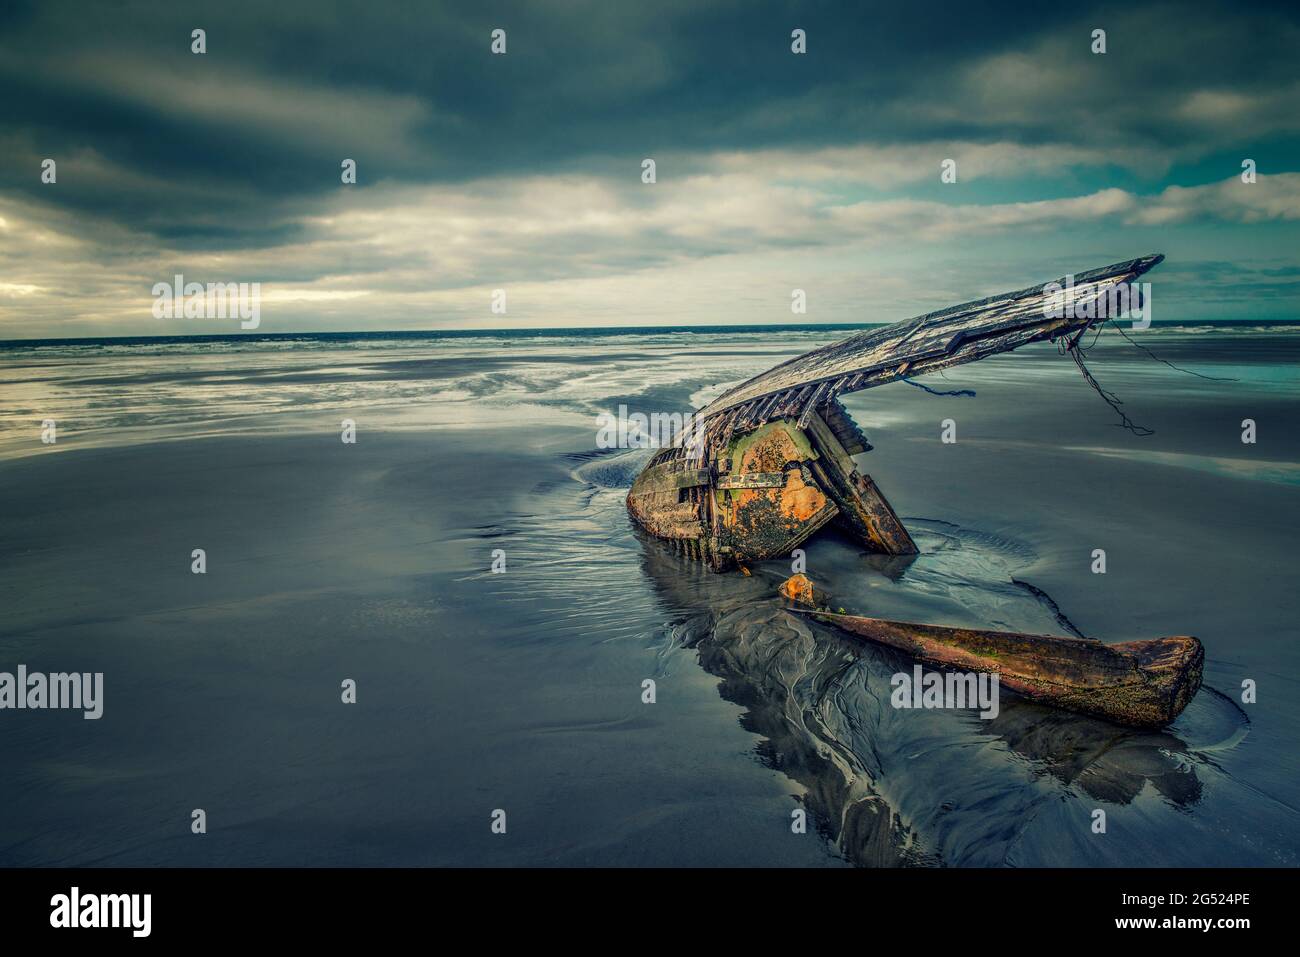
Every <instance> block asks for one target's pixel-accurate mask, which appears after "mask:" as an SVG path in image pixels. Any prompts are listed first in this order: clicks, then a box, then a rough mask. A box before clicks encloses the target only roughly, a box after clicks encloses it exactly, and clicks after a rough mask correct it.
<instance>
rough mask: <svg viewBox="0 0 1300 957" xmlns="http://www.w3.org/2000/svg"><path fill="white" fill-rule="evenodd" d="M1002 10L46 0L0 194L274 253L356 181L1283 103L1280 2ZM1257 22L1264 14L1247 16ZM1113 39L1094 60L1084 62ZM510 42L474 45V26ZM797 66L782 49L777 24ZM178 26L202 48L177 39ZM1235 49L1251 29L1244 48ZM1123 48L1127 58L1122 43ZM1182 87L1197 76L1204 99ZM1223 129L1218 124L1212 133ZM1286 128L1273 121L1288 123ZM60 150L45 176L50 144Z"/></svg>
mask: <svg viewBox="0 0 1300 957" xmlns="http://www.w3.org/2000/svg"><path fill="white" fill-rule="evenodd" d="M1264 9H1265V8H1261V7H1257V8H1253V9H1251V10H1247V9H1246V8H1243V7H1242V6H1240V5H1232V6H1222V7H1219V6H1214V5H1209V6H1201V7H1200V8H1198V9H1197V10H1196V11H1195V12H1192V13H1189V12H1187V11H1185V10H1184V11H1182V12H1179V8H1173V7H1171V8H1155V7H1153V8H1147V9H1145V10H1137V11H1135V10H1133V9H1132V8H1131V7H1130V6H1128V5H1119V4H1116V5H1109V6H1098V7H1095V8H1092V9H1090V8H1088V7H1087V6H1081V5H1078V4H1069V5H1065V4H1045V5H1043V6H1042V7H1041V8H1039V9H1028V8H1026V6H1025V5H1024V4H1021V3H964V4H960V5H954V7H953V8H952V9H943V8H939V7H935V6H934V5H929V4H925V5H922V4H898V3H882V4H875V5H867V4H861V3H845V4H798V3H766V4H755V3H747V2H713V3H708V2H698V0H692V2H669V3H646V4H635V5H633V4H616V3H608V2H592V3H551V4H544V3H537V2H517V3H500V4H494V5H491V7H490V8H489V7H488V6H485V5H481V4H444V5H429V4H416V3H412V4H382V3H332V4H331V3H321V2H302V3H290V2H277V3H274V4H266V3H252V4H212V5H189V4H183V3H182V4H157V3H126V4H113V5H108V4H97V3H75V4H68V3H57V2H54V3H40V4H30V5H26V6H22V5H19V6H10V7H8V8H7V10H8V12H7V14H6V19H5V20H4V22H3V38H2V39H0V97H3V101H4V102H5V104H6V110H5V112H4V114H3V118H0V145H2V146H3V148H4V150H5V152H6V153H7V154H8V156H7V162H5V163H4V166H3V170H2V171H0V189H3V190H5V191H6V192H16V193H18V194H25V195H26V196H28V197H30V198H32V199H37V200H40V201H42V202H55V203H59V204H62V205H64V206H66V207H68V208H70V209H73V210H76V211H78V212H79V213H84V214H87V215H89V216H92V217H103V218H106V219H111V220H113V221H115V222H118V223H121V224H124V225H129V226H131V227H134V228H137V229H141V230H143V231H145V232H147V233H150V234H152V235H155V236H157V237H159V238H160V239H163V240H166V241H167V242H168V243H170V244H174V245H177V246H180V247H189V248H224V247H230V246H264V245H265V246H274V245H280V244H282V243H284V242H288V241H292V240H294V239H295V238H296V237H298V236H300V235H301V226H300V223H299V218H300V217H301V216H303V215H305V214H307V213H309V212H310V211H311V209H312V208H313V202H314V200H316V199H318V198H319V197H321V196H323V195H327V194H330V193H336V192H337V191H338V189H339V182H338V171H339V162H340V161H341V159H343V158H344V157H351V158H355V159H356V160H357V161H358V163H359V165H360V181H361V186H362V187H363V188H364V187H365V186H366V185H369V184H374V183H378V182H380V181H390V182H395V183H428V182H456V181H459V180H463V179H468V178H478V177H483V176H491V175H512V174H519V173H528V174H537V173H539V172H546V171H566V170H567V171H573V170H579V169H581V170H588V171H597V172H603V171H608V170H611V169H614V168H626V167H628V165H629V164H631V165H632V166H633V167H634V166H635V164H636V163H639V160H640V158H641V157H642V156H647V155H655V156H660V155H671V154H679V155H681V156H682V157H683V159H682V161H681V162H682V163H683V164H687V163H689V162H690V160H689V158H688V157H689V156H690V155H691V154H703V153H709V152H712V151H717V150H748V149H754V148H767V147H786V148H793V149H800V148H812V147H817V146H825V145H835V144H850V143H877V144H888V143H900V142H908V141H924V140H933V139H954V138H960V139H966V140H972V141H982V140H983V141H986V140H990V139H993V138H998V139H1008V138H1009V139H1011V140H1013V141H1018V142H1022V143H1043V142H1071V141H1073V140H1074V139H1075V138H1082V136H1083V135H1084V133H1085V129H1084V126H1085V125H1086V124H1087V122H1088V120H1089V118H1090V117H1091V118H1092V119H1093V120H1094V121H1097V120H1098V118H1101V119H1100V122H1095V123H1094V127H1095V128H1093V129H1091V130H1090V131H1086V132H1087V133H1088V135H1090V136H1091V137H1092V138H1093V139H1094V140H1102V141H1109V142H1112V143H1114V144H1118V145H1123V144H1128V145H1129V146H1132V147H1134V148H1144V149H1151V148H1166V147H1167V148H1175V149H1177V148H1188V149H1191V150H1192V151H1193V152H1197V151H1199V152H1206V151H1209V150H1213V149H1216V148H1223V147H1224V145H1225V144H1223V143H1221V142H1218V141H1216V138H1215V137H1214V136H1210V135H1207V133H1206V131H1205V130H1204V129H1203V127H1204V126H1206V124H1207V123H1208V122H1209V121H1212V120H1216V119H1219V120H1222V119H1223V117H1222V116H1216V114H1228V115H1230V116H1231V117H1233V121H1234V123H1236V124H1238V125H1242V126H1245V127H1249V125H1250V120H1251V115H1252V111H1253V112H1254V113H1258V114H1260V117H1259V118H1260V119H1261V122H1262V126H1263V128H1264V132H1265V133H1271V134H1273V135H1277V131H1276V130H1274V129H1272V127H1271V124H1273V122H1274V120H1275V118H1276V117H1275V114H1276V111H1277V104H1276V102H1275V100H1276V98H1277V97H1279V96H1287V95H1289V94H1291V93H1293V92H1294V89H1295V87H1294V84H1295V82H1296V77H1295V73H1294V66H1293V62H1294V50H1295V44H1296V42H1297V36H1298V34H1297V28H1296V25H1295V13H1294V11H1289V10H1288V8H1287V7H1286V6H1285V5H1280V6H1277V7H1274V8H1273V9H1271V10H1269V11H1268V12H1267V16H1266V17H1265V15H1264V13H1263V11H1264ZM1265 20H1266V22H1267V26H1266V27H1265V26H1264V22H1265ZM1093 25H1096V26H1102V27H1108V28H1109V30H1110V37H1109V44H1110V48H1111V53H1110V54H1108V57H1107V58H1106V59H1105V60H1104V61H1102V60H1101V59H1100V58H1095V57H1092V56H1091V54H1089V53H1088V50H1087V42H1088V31H1089V29H1090V28H1091V26H1093ZM498 26H499V27H503V28H505V29H506V30H507V31H508V36H509V53H508V54H507V55H506V56H504V57H494V56H491V55H490V54H489V52H488V43H489V34H490V31H491V30H492V29H493V28H494V27H498ZM796 26H797V27H801V28H803V29H805V30H807V31H808V36H809V41H808V42H809V50H810V52H809V55H807V56H803V57H795V56H792V55H791V54H790V52H789V35H790V30H791V29H792V28H793V27H796ZM194 27H202V28H204V29H205V30H206V31H207V41H208V53H207V54H206V55H205V56H195V55H192V54H191V53H190V52H189V43H190V41H189V35H190V31H191V29H193V28H194ZM1245 36H1249V38H1250V40H1251V42H1250V43H1249V44H1243V43H1242V42H1240V39H1241V38H1242V37H1245ZM1139 45H1140V56H1135V55H1133V54H1134V50H1135V48H1136V47H1138V46H1139ZM1197 90H1206V91H1208V92H1207V93H1206V94H1205V95H1204V96H1203V97H1202V98H1201V99H1200V100H1199V101H1198V100H1195V99H1194V98H1190V97H1191V94H1192V93H1194V92H1195V91H1197ZM1222 127H1223V124H1222V123H1220V124H1218V125H1217V126H1216V129H1218V130H1220V133H1221V130H1222ZM1284 132H1285V131H1284ZM46 156H50V157H55V158H57V159H58V160H59V162H60V173H61V175H60V183H59V188H58V190H57V192H53V191H49V190H42V189H41V186H40V184H39V181H38V176H37V170H38V168H39V162H40V160H41V159H42V158H44V157H46Z"/></svg>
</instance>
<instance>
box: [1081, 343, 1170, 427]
mask: <svg viewBox="0 0 1300 957" xmlns="http://www.w3.org/2000/svg"><path fill="white" fill-rule="evenodd" d="M1087 331H1088V330H1087V329H1084V330H1083V331H1081V332H1080V333H1079V334H1078V335H1077V336H1075V337H1074V338H1073V339H1071V340H1069V341H1068V342H1067V341H1066V340H1064V339H1062V340H1061V341H1060V343H1059V344H1058V348H1059V349H1061V350H1062V351H1063V352H1068V353H1069V354H1070V358H1071V359H1073V360H1074V364H1075V365H1076V366H1078V367H1079V372H1080V373H1082V375H1083V379H1084V381H1085V382H1087V383H1088V385H1090V386H1092V388H1093V391H1095V392H1096V393H1097V394H1098V395H1099V396H1101V397H1102V400H1103V401H1104V402H1105V403H1106V404H1107V405H1108V406H1110V407H1111V408H1112V409H1114V410H1115V414H1116V415H1118V416H1119V422H1117V423H1116V425H1119V426H1122V427H1123V428H1126V429H1128V430H1129V431H1130V432H1132V433H1133V434H1134V435H1155V434H1156V433H1155V429H1148V428H1147V427H1146V426H1145V425H1138V424H1137V423H1136V422H1134V421H1133V420H1132V419H1130V418H1129V417H1128V413H1126V412H1125V411H1124V410H1123V409H1121V408H1120V406H1121V405H1123V404H1124V402H1123V400H1122V399H1120V397H1119V396H1117V395H1116V394H1115V393H1114V392H1110V391H1108V390H1106V389H1103V388H1102V387H1101V384H1100V383H1099V382H1098V381H1097V379H1096V377H1095V376H1094V375H1093V374H1092V373H1091V372H1090V371H1089V370H1088V367H1087V366H1086V365H1084V362H1083V349H1082V348H1080V346H1079V340H1080V339H1082V338H1083V334H1084V332H1087ZM1098 335H1099V336H1100V333H1098ZM1096 342H1097V340H1096V339H1094V340H1093V344H1094V345H1095V344H1096Z"/></svg>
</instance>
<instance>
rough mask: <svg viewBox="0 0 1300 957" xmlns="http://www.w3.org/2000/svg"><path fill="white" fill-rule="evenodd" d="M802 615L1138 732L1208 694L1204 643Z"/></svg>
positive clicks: (1164, 722)
mask: <svg viewBox="0 0 1300 957" xmlns="http://www.w3.org/2000/svg"><path fill="white" fill-rule="evenodd" d="M796 610H800V611H802V610H801V609H796ZM803 613H804V614H807V615H810V616H811V617H813V618H815V619H816V620H818V621H822V622H826V623H827V624H831V625H834V626H836V627H837V628H840V629H842V630H844V631H847V632H850V633H851V634H855V635H859V636H861V637H863V638H866V639H868V640H870V641H873V642H876V643H877V644H882V645H888V646H889V647H891V648H896V649H898V650H899V651H902V652H905V653H907V654H909V655H911V656H913V657H915V658H917V659H919V660H920V661H922V662H925V663H927V664H931V665H935V666H937V667H941V668H948V669H955V670H959V671H969V672H990V673H996V674H997V675H998V680H999V683H1000V684H1002V685H1005V686H1006V687H1007V688H1010V689H1011V690H1012V691H1015V692H1017V693H1019V694H1022V695H1024V696H1026V697H1028V698H1032V699H1034V700H1036V701H1040V702H1042V703H1044V704H1050V705H1052V706H1054V707H1058V708H1064V709H1066V710H1068V711H1077V712H1081V713H1083V714H1090V715H1094V716H1095V717H1099V718H1105V719H1106V720H1108V721H1114V722H1116V723H1118V724H1124V725H1129V726H1132V727H1139V728H1162V727H1164V726H1165V725H1168V724H1170V723H1172V722H1173V720H1174V719H1175V718H1176V717H1178V715H1179V714H1180V713H1181V712H1182V710H1183V708H1185V707H1186V706H1187V703H1188V702H1189V701H1191V700H1192V698H1193V696H1195V694H1196V692H1197V690H1198V689H1199V688H1200V687H1201V671H1202V668H1203V666H1204V662H1205V651H1204V649H1203V648H1202V647H1201V643H1200V642H1199V641H1198V640H1197V639H1195V638H1193V637H1191V636H1188V635H1179V636H1175V637H1170V638H1154V639H1151V640H1149V641H1128V642H1123V643H1122V644H1116V645H1107V644H1103V643H1101V642H1099V641H1092V640H1089V639H1086V638H1065V637H1060V636H1056V635H1025V634H1017V633H1015V632H1005V631H983V630H978V629H973V628H948V627H944V626H940V625H923V624H916V623H913V622H906V621H887V620H885V619H883V618H863V617H860V616H857V615H841V614H832V613H830V612H825V611H804V612H803Z"/></svg>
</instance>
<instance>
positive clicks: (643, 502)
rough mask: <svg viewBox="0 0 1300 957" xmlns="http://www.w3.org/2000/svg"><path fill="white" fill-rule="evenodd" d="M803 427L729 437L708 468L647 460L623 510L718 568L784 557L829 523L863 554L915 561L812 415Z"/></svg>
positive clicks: (890, 515)
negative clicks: (852, 539)
mask: <svg viewBox="0 0 1300 957" xmlns="http://www.w3.org/2000/svg"><path fill="white" fill-rule="evenodd" d="M805 425H806V427H805V428H800V427H799V423H798V422H796V421H794V420H792V419H778V420H775V421H772V422H767V423H765V424H764V425H762V426H759V427H758V428H756V429H752V430H749V431H747V432H744V433H742V434H738V435H734V436H732V437H731V439H730V441H729V442H728V443H727V445H726V446H725V447H724V448H722V449H720V450H718V452H717V453H715V455H714V456H713V462H712V464H711V465H710V466H709V467H697V466H696V465H695V464H694V463H692V462H690V461H689V460H687V459H685V458H667V459H666V460H663V461H658V462H652V463H651V465H650V466H649V467H647V468H646V469H645V470H644V471H643V472H642V473H641V474H640V475H639V476H638V477H637V479H636V481H635V482H634V483H633V485H632V490H631V491H630V492H629V493H628V497H627V507H628V512H629V514H630V515H631V516H632V518H633V519H635V520H636V522H637V523H638V524H640V525H641V526H642V527H644V528H645V529H646V530H647V531H649V532H650V533H651V534H653V535H655V536H657V537H658V538H661V539H665V540H667V541H669V542H672V543H673V545H674V546H675V547H676V548H677V549H678V550H679V551H682V552H684V553H685V554H686V555H688V556H690V557H691V558H695V559H699V560H702V561H707V562H709V563H710V564H711V565H712V566H713V567H714V568H716V569H719V570H721V569H725V568H729V567H733V566H734V565H736V564H737V563H743V562H746V561H762V560H764V559H768V558H776V557H779V556H783V555H789V554H790V552H791V551H792V550H794V549H795V548H798V547H799V546H800V545H801V544H802V543H803V542H804V541H806V540H807V539H808V537H809V536H811V535H812V534H813V533H815V532H816V531H817V530H818V529H820V528H822V527H823V526H824V525H826V524H827V523H828V522H831V521H835V522H838V523H839V524H840V525H841V526H842V527H843V528H844V529H845V531H847V532H848V533H849V534H851V535H854V536H855V537H857V538H858V539H859V540H861V541H862V543H863V545H864V546H865V547H867V548H868V549H870V550H871V551H874V552H885V553H888V554H895V555H899V554H903V555H906V554H915V553H916V545H915V544H913V542H912V538H911V536H910V535H908V533H907V529H905V528H904V527H903V523H902V522H900V521H899V520H898V516H897V515H895V514H894V510H893V509H892V508H891V507H890V505H889V503H888V502H887V501H885V498H884V496H883V495H881V494H880V491H879V489H877V488H876V485H875V483H874V482H873V481H872V480H871V479H870V477H868V476H864V475H861V474H860V473H859V472H858V471H857V468H856V467H855V465H854V463H853V459H852V457H851V456H850V455H849V454H848V451H847V450H846V449H845V448H844V446H843V445H842V444H841V443H840V441H839V439H838V438H837V436H836V434H835V432H834V430H833V429H832V428H831V426H830V425H828V424H827V422H826V421H825V420H824V419H822V417H821V416H820V415H816V414H814V415H812V416H810V417H809V418H808V419H807V421H806V423H805Z"/></svg>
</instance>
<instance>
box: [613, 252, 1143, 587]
mask: <svg viewBox="0 0 1300 957" xmlns="http://www.w3.org/2000/svg"><path fill="white" fill-rule="evenodd" d="M1163 259H1164V257H1163V256H1161V255H1152V256H1144V257H1142V258H1140V259H1132V260H1128V261H1127V262H1121V263H1115V264H1114V265H1111V266H1105V267H1102V268H1100V269H1093V270H1090V271H1088V272H1083V273H1079V274H1076V275H1074V276H1072V277H1065V278H1062V279H1060V280H1057V281H1056V283H1054V284H1053V283H1045V284H1042V285H1037V286H1030V287H1028V288H1026V289H1020V290H1017V291H1015V292H1008V293H1002V294H1001V295H997V296H990V297H988V298H986V299H980V300H977V301H975V302H968V303H963V304H962V305H959V306H952V307H950V308H948V309H942V310H940V311H938V312H932V313H929V314H927V315H924V316H918V317H917V318H915V319H909V320H905V321H903V322H898V323H895V324H893V325H889V326H884V327H882V328H879V329H871V330H869V331H866V332H862V333H859V334H857V335H854V336H850V337H849V338H847V339H844V340H843V341H841V342H836V343H833V344H831V345H827V346H823V347H821V348H819V349H814V350H812V351H811V352H807V353H804V354H803V355H801V356H797V357H795V358H793V359H790V360H789V361H787V362H783V363H781V364H780V365H778V366H776V367H774V368H772V369H769V370H768V371H766V372H764V373H762V374H761V375H758V376H755V377H754V378H752V379H750V380H748V381H746V382H743V383H741V384H740V385H738V386H736V387H735V388H733V389H731V390H730V391H728V392H726V393H724V394H723V395H721V396H719V397H718V398H717V399H715V400H713V401H712V402H710V403H709V404H708V405H706V406H705V407H704V408H703V409H700V410H699V411H698V412H696V413H695V416H694V417H693V421H692V423H691V426H690V427H689V428H688V429H687V430H686V431H685V432H684V433H683V435H682V436H681V437H679V440H678V441H677V442H676V443H675V444H674V445H672V446H670V447H666V448H663V449H660V450H659V451H658V452H657V453H656V454H655V455H654V457H653V458H652V459H651V460H650V462H649V464H647V465H646V467H645V469H644V470H643V471H642V472H641V474H640V475H639V476H638V477H637V479H636V481H635V482H634V483H633V485H632V489H631V491H630V492H629V494H628V497H627V507H628V511H629V513H630V514H631V516H632V518H633V519H634V520H635V521H636V522H637V523H638V524H639V525H641V526H642V527H643V528H645V529H646V530H647V531H648V532H649V533H650V534H652V535H654V536H656V537H657V538H660V539H663V540H665V541H667V542H669V543H671V544H672V545H673V547H675V548H676V549H677V550H679V551H681V552H683V553H685V554H686V555H688V556H690V557H692V558H695V559H698V560H700V561H703V562H707V563H708V564H709V565H710V566H711V567H712V568H714V569H715V570H718V571H724V570H726V569H728V568H734V567H735V566H736V565H737V564H740V563H743V562H745V561H759V560H763V559H767V558H774V557H777V556H781V555H788V554H789V553H790V552H791V550H793V549H795V548H797V547H798V546H799V545H800V544H801V543H803V542H804V541H806V540H807V539H808V537H809V536H811V535H812V534H814V533H815V532H816V531H817V530H818V529H820V528H822V527H823V526H825V525H826V524H827V523H828V522H832V521H834V522H836V523H837V524H839V525H840V526H841V527H842V528H843V529H844V530H845V531H847V532H848V533H849V534H850V535H852V536H853V537H854V538H856V539H857V540H859V541H860V542H861V543H862V544H863V545H864V546H865V547H866V548H867V549H868V550H870V551H873V552H882V553H886V554H891V555H909V554H915V553H916V551H917V548H916V544H915V543H914V542H913V540H912V537H911V535H909V534H908V532H907V529H906V528H904V527H903V524H902V522H900V521H899V519H898V515H897V514H896V513H895V512H894V509H893V508H892V507H891V506H890V504H889V502H888V501H887V500H886V498H885V497H884V495H883V494H882V493H881V491H880V489H879V488H878V487H877V486H876V483H875V482H873V481H872V479H871V477H870V476H869V475H866V474H863V473H862V472H860V471H859V470H858V468H857V465H856V463H855V462H854V459H853V457H854V456H855V455H858V454H860V453H863V452H867V451H869V450H870V449H871V445H870V444H869V443H868V441H867V438H866V436H865V435H863V434H862V431H861V430H860V429H859V428H858V426H857V424H856V423H854V421H853V419H852V418H851V417H850V415H849V414H848V411H847V410H846V409H845V408H844V406H843V404H842V403H841V402H840V400H839V397H840V396H843V395H847V394H848V393H851V392H858V391H861V390H863V389H870V388H874V387H875V386H880V385H885V384H887V383H890V382H896V381H898V380H899V379H911V378H913V377H915V376H922V375H925V374H927V373H931V372H937V371H939V370H941V369H946V368H949V367H950V366H955V365H960V364H962V363H966V362H974V361H976V360H977V359H983V358H985V357H986V356H991V355H996V354H998V353H1002V352H1009V351H1011V350H1012V349H1017V348H1019V347H1020V346H1024V345H1028V344H1030V343H1033V342H1042V341H1057V340H1062V339H1064V340H1065V341H1066V343H1067V345H1071V346H1072V345H1073V344H1074V343H1076V342H1077V341H1078V340H1079V337H1081V336H1082V335H1083V333H1084V332H1086V331H1087V330H1088V328H1089V327H1091V326H1092V325H1094V324H1095V323H1097V322H1099V321H1104V319H1105V317H1106V316H1107V315H1108V310H1107V308H1106V307H1105V302H1104V300H1106V299H1107V297H1108V295H1109V294H1110V292H1111V290H1113V289H1114V288H1115V287H1117V286H1119V285H1121V284H1127V283H1130V282H1133V281H1135V280H1136V279H1137V278H1138V277H1139V276H1141V275H1142V274H1143V273H1145V272H1147V271H1148V270H1149V269H1151V268H1152V267H1153V266H1155V265H1157V264H1158V263H1159V262H1160V261H1161V260H1163ZM1112 301H1113V300H1112Z"/></svg>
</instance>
